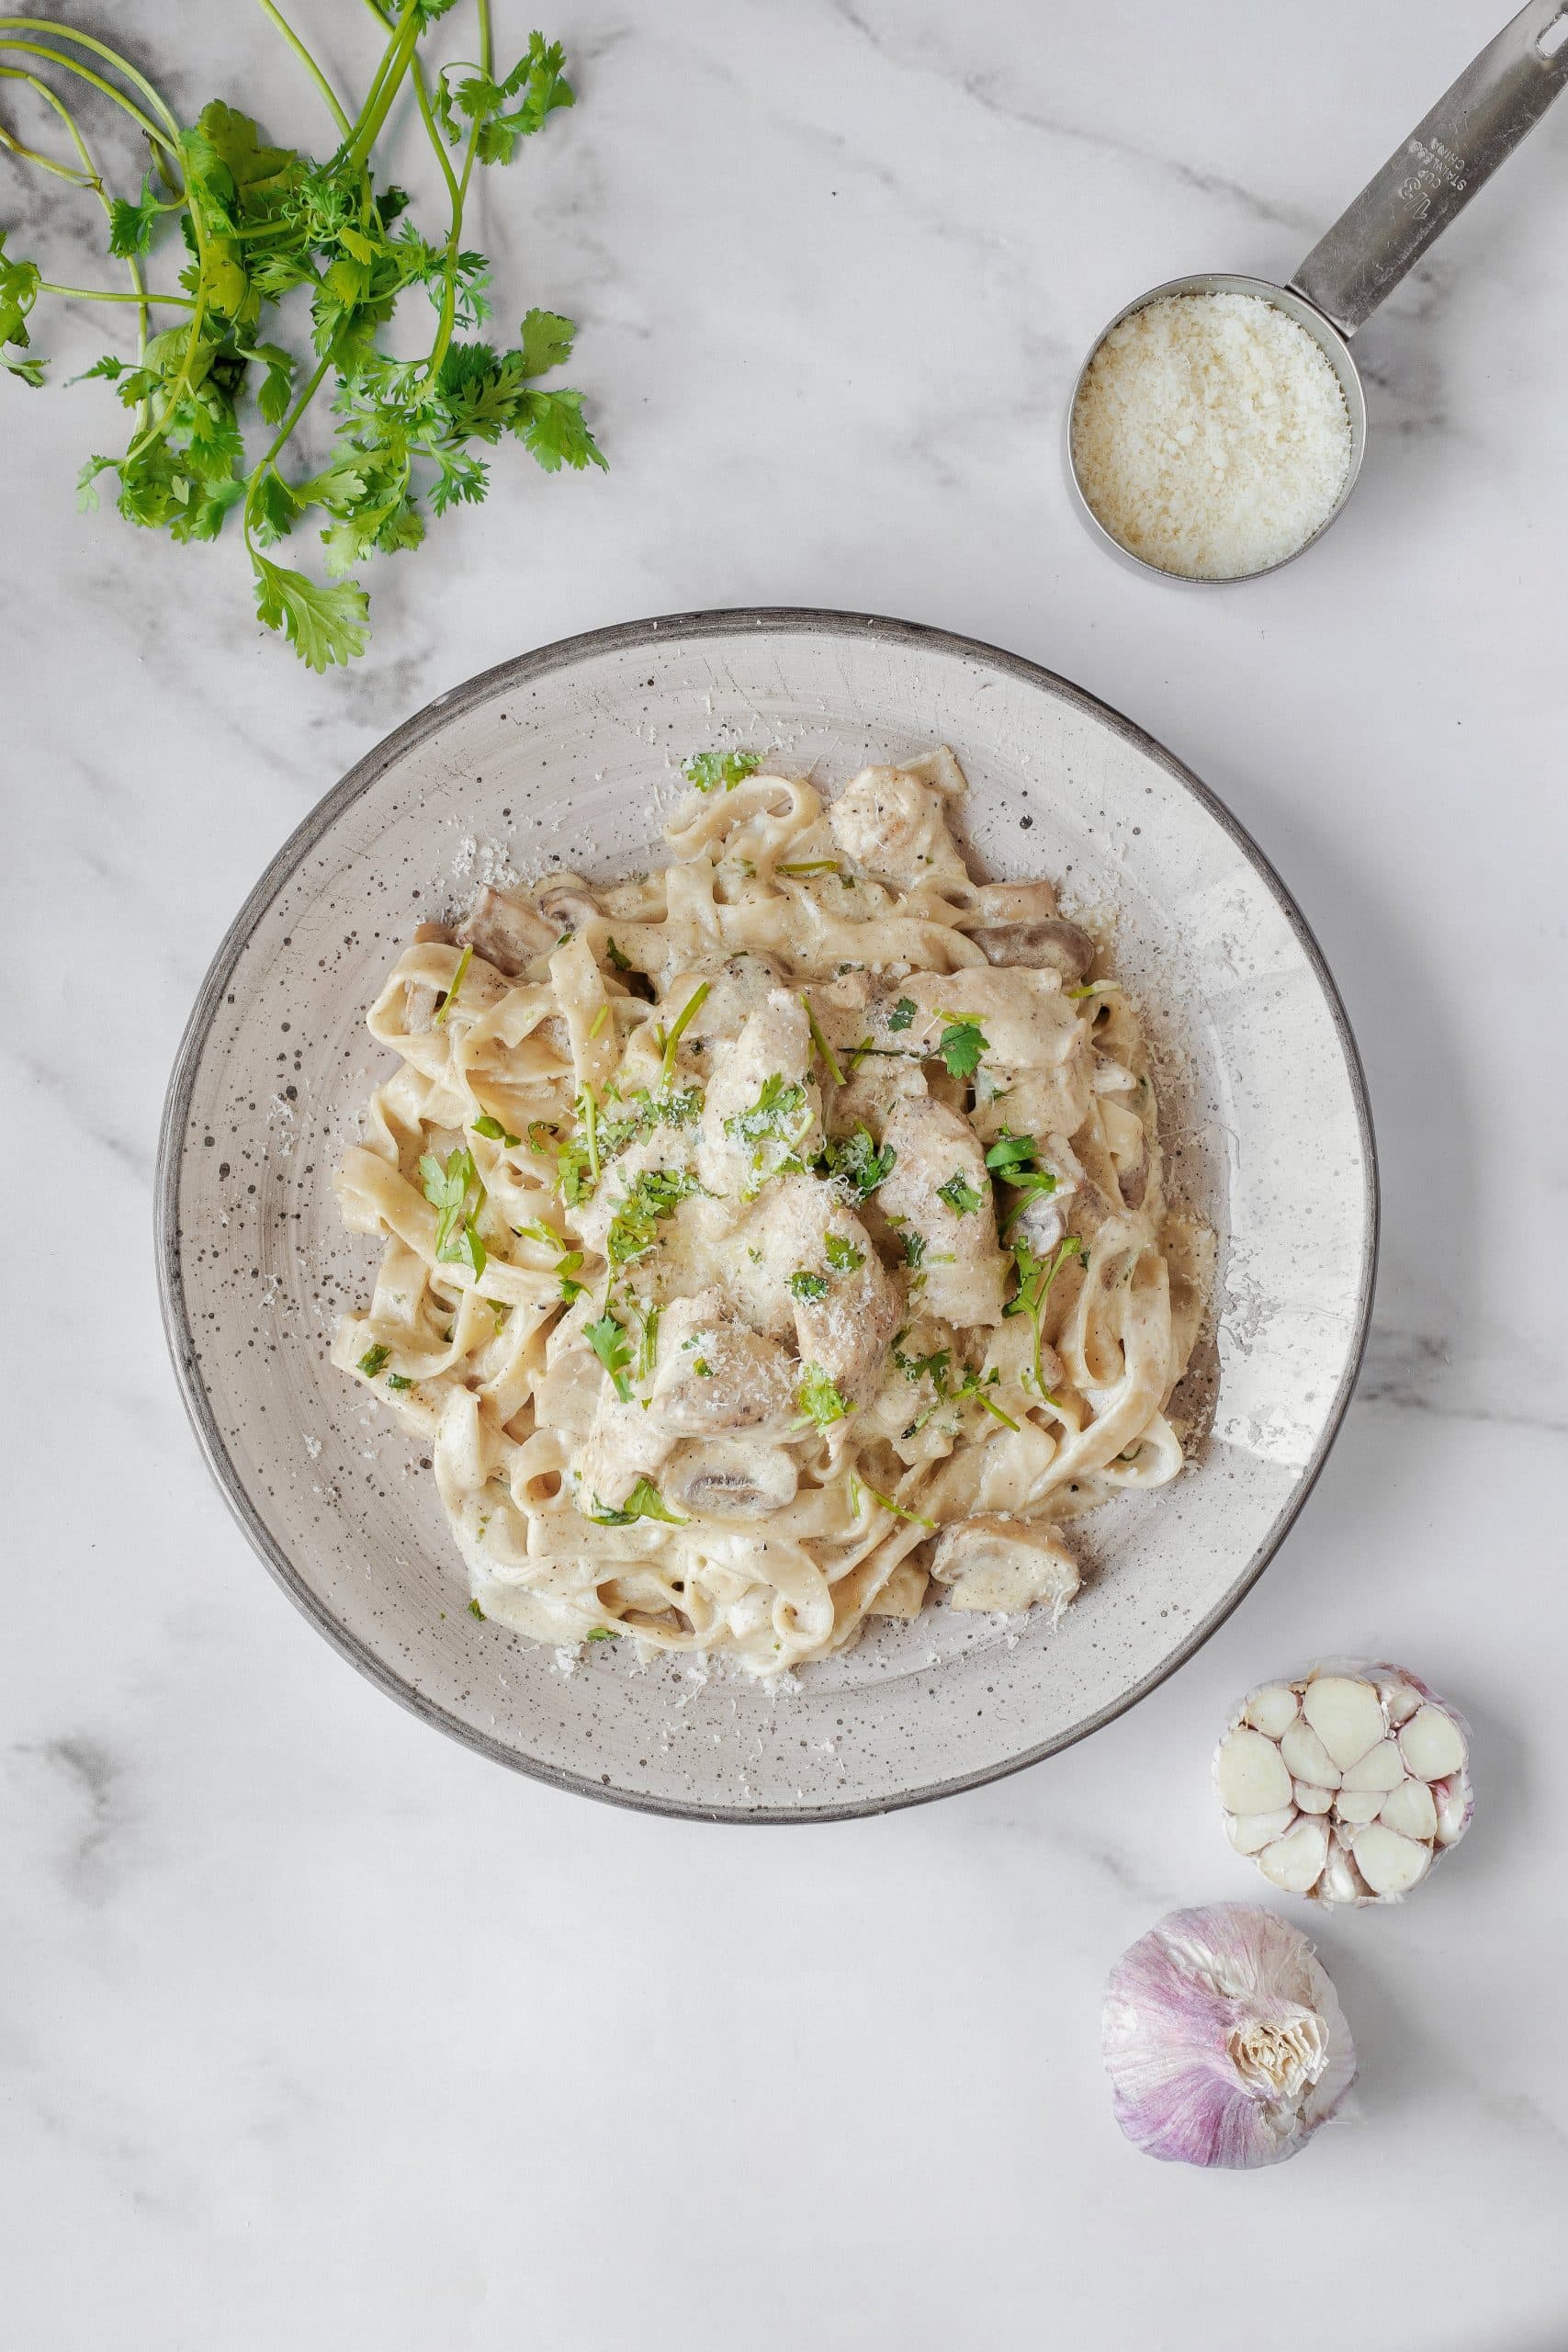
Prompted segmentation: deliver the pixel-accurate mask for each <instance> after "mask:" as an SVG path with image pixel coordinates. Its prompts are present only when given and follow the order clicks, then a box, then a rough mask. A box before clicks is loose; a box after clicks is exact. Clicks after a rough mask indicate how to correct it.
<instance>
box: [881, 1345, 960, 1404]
mask: <svg viewBox="0 0 1568 2352" xmlns="http://www.w3.org/2000/svg"><path fill="white" fill-rule="evenodd" d="M900 1336H901V1335H900ZM893 1361H894V1363H896V1364H897V1367H898V1370H899V1371H900V1372H901V1373H902V1374H903V1375H904V1377H905V1379H906V1380H929V1381H930V1382H931V1386H932V1387H933V1388H934V1389H935V1390H936V1393H937V1395H938V1396H939V1397H945V1396H946V1394H947V1374H948V1367H949V1366H950V1365H951V1363H952V1362H953V1350H952V1349H951V1348H936V1349H933V1351H931V1354H930V1355H929V1356H907V1355H902V1354H900V1352H899V1350H898V1346H897V1341H895V1343H894V1348H893Z"/></svg>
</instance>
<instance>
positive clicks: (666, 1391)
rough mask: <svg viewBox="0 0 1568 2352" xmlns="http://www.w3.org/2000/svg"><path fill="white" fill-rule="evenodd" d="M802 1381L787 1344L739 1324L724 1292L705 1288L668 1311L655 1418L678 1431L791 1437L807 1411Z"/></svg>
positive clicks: (651, 1408) (653, 1405)
mask: <svg viewBox="0 0 1568 2352" xmlns="http://www.w3.org/2000/svg"><path fill="white" fill-rule="evenodd" d="M799 1385H800V1381H799V1374H797V1373H796V1371H795V1366H794V1364H793V1363H791V1361H790V1359H789V1357H788V1356H786V1355H785V1354H784V1351H783V1349H782V1348H777V1347H775V1346H774V1345H773V1341H772V1340H769V1339H765V1338H764V1337H763V1336H762V1334H761V1332H760V1331H753V1330H750V1329H748V1327H747V1326H746V1325H745V1324H744V1323H738V1322H736V1320H735V1319H734V1317H733V1316H732V1315H731V1313H730V1311H729V1307H728V1302H727V1301H726V1299H725V1296H724V1294H723V1292H722V1291H720V1290H717V1289H712V1290H705V1291H702V1292H699V1294H698V1295H697V1296H696V1297H695V1298H678V1299H676V1300H675V1302H674V1303H673V1305H672V1306H670V1307H668V1308H667V1309H666V1310H665V1314H664V1318H663V1322H662V1325H661V1328H660V1334H659V1369H658V1373H657V1375H656V1377H655V1379H654V1384H653V1395H652V1397H651V1399H650V1400H649V1420H651V1421H657V1422H658V1423H660V1426H661V1427H662V1428H664V1429H666V1430H669V1431H671V1434H672V1435H673V1436H676V1437H710V1436H718V1435H721V1434H723V1433H725V1432H728V1431H731V1430H756V1431H757V1433H758V1434H759V1435H760V1436H770V1437H771V1436H783V1434H784V1431H785V1430H788V1429H789V1428H790V1427H791V1425H792V1424H793V1423H794V1421H795V1419H797V1417H798V1415H799V1410H800V1408H799V1407H798V1405H797V1404H796V1402H795V1391H796V1389H797V1388H798V1386H799Z"/></svg>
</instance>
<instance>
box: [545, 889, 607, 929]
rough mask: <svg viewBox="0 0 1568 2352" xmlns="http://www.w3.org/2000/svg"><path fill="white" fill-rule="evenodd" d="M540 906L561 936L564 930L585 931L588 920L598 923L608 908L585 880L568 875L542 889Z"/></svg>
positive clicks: (547, 919)
mask: <svg viewBox="0 0 1568 2352" xmlns="http://www.w3.org/2000/svg"><path fill="white" fill-rule="evenodd" d="M538 908H539V912H540V913H541V914H542V915H543V916H544V918H545V921H546V922H547V923H549V924H550V925H551V926H552V928H553V935H554V936H556V937H559V935H560V933H562V932H563V931H581V929H582V926H583V924H584V923H585V922H598V921H599V919H600V918H601V916H602V915H603V914H604V908H603V907H602V906H601V905H600V904H599V901H598V899H596V898H594V896H593V894H592V891H591V890H589V889H588V888H587V887H586V886H585V885H584V884H583V883H581V882H580V881H578V880H577V878H576V876H564V875H563V876H561V878H560V879H559V880H558V881H556V882H551V883H549V884H547V886H546V888H544V889H543V890H541V891H540V893H539V898H538Z"/></svg>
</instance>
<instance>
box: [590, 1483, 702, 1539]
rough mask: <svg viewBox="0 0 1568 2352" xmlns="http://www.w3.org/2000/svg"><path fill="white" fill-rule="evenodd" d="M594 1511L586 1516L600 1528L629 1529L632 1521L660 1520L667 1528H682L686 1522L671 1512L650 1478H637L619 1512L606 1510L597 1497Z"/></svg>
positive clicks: (594, 1499) (595, 1497)
mask: <svg viewBox="0 0 1568 2352" xmlns="http://www.w3.org/2000/svg"><path fill="white" fill-rule="evenodd" d="M593 1501H594V1509H593V1510H591V1511H590V1512H589V1514H588V1516H589V1517H590V1519H592V1520H593V1521H595V1522H596V1524H597V1525H598V1526H600V1527H630V1526H631V1524H632V1522H633V1521H634V1520H638V1519H661V1520H663V1521H664V1523H665V1525H666V1526H667V1527H684V1526H685V1524H686V1522H685V1521H684V1520H683V1519H682V1518H681V1517H680V1515H679V1514H678V1513H677V1512H675V1511H672V1510H671V1509H670V1507H669V1505H668V1504H667V1503H666V1502H665V1500H664V1498H663V1496H662V1495H661V1494H660V1491H659V1489H658V1487H656V1486H655V1485H654V1484H653V1481H652V1480H651V1479H650V1478H639V1479H638V1480H637V1485H636V1486H635V1487H633V1488H632V1490H631V1493H630V1494H629V1495H628V1496H627V1497H626V1501H625V1502H624V1503H623V1504H622V1505H621V1508H620V1509H619V1510H605V1508H604V1504H603V1503H602V1502H600V1500H599V1498H598V1496H597V1495H595V1496H594V1498H593Z"/></svg>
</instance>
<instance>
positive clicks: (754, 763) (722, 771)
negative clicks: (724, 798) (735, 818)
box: [685, 752, 762, 792]
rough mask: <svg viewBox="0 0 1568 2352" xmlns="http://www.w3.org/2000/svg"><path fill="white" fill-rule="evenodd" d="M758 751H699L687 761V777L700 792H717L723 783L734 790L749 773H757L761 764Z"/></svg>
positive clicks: (726, 788) (729, 789)
mask: <svg viewBox="0 0 1568 2352" xmlns="http://www.w3.org/2000/svg"><path fill="white" fill-rule="evenodd" d="M761 764H762V761H761V753H760V752H696V753H694V756H693V757H692V758H691V759H690V760H688V761H687V763H686V767H685V777H686V781H687V783H688V784H694V785H695V786H696V787H697V790H698V791H699V792H716V791H717V790H718V787H719V786H720V785H722V786H724V788H725V790H726V792H733V791H734V789H735V787H736V786H737V785H738V784H743V783H744V782H745V780H746V778H747V777H748V776H749V775H756V773H757V770H758V769H759V768H760V767H761Z"/></svg>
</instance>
